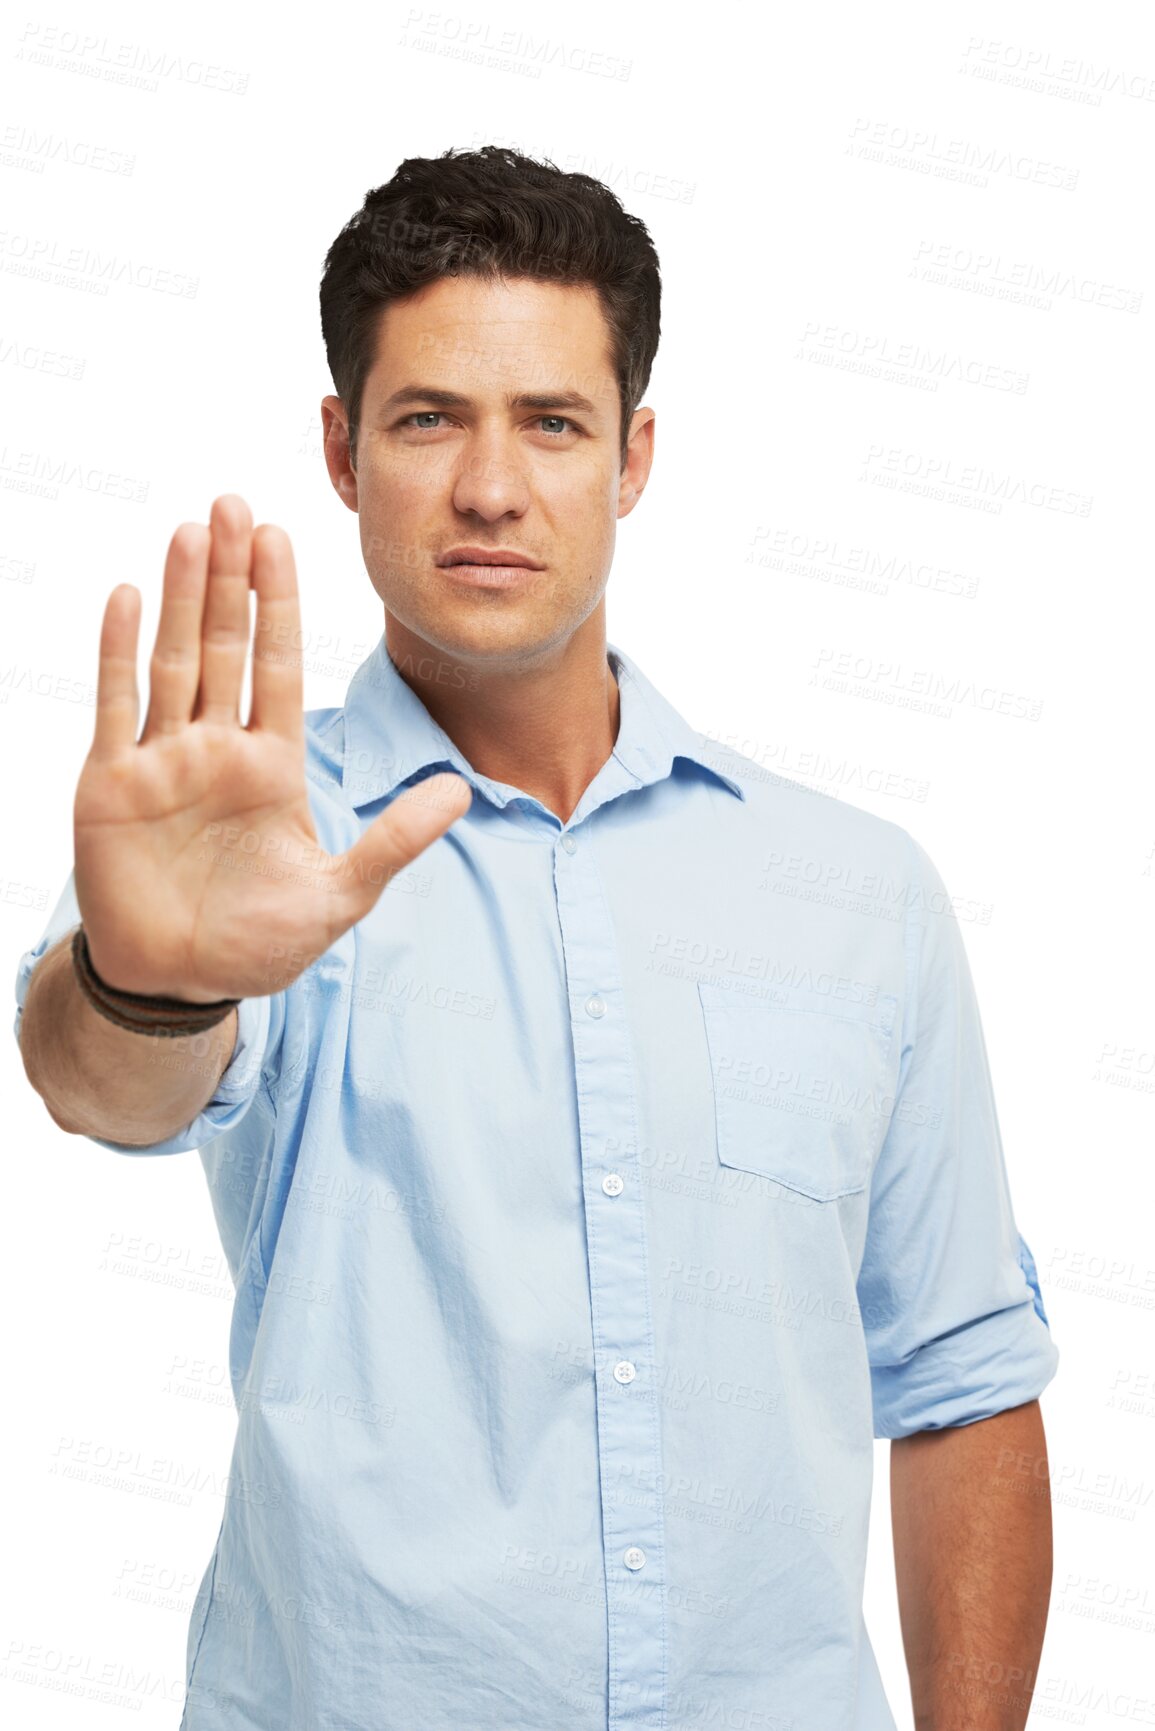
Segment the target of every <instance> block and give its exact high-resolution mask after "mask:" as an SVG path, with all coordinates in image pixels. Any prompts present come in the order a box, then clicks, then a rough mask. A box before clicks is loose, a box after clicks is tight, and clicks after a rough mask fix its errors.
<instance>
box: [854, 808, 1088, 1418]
mask: <svg viewBox="0 0 1155 1731" xmlns="http://www.w3.org/2000/svg"><path fill="white" fill-rule="evenodd" d="M907 840H908V841H909V842H910V845H911V848H912V849H913V856H914V862H915V863H914V871H913V874H912V881H911V884H910V888H909V901H908V907H907V914H906V941H907V945H906V960H907V981H908V991H907V995H906V1003H905V1006H904V1012H903V1020H902V1035H901V1039H902V1047H901V1051H900V1055H899V1070H898V1083H897V1087H896V1091H895V1098H894V1107H893V1112H892V1114H891V1118H890V1121H889V1125H888V1128H887V1133H886V1137H885V1140H884V1142H883V1145H882V1149H881V1151H880V1153H879V1156H878V1161H877V1163H876V1167H875V1172H874V1177H873V1181H872V1185H871V1195H870V1215H869V1221H868V1226H867V1235H866V1244H865V1248H864V1252H863V1260H862V1265H861V1268H860V1271H859V1277H858V1302H859V1309H860V1312H861V1316H862V1322H863V1328H864V1332H865V1335H866V1341H867V1351H868V1358H869V1364H870V1378H871V1394H872V1400H873V1407H874V1434H875V1436H877V1437H892V1438H893V1437H902V1436H909V1435H911V1434H912V1433H913V1432H915V1431H922V1430H939V1429H941V1428H943V1427H945V1426H950V1425H966V1424H973V1423H975V1421H976V1420H978V1419H983V1418H990V1417H992V1416H993V1415H994V1414H995V1413H998V1412H1003V1411H1006V1410H1007V1409H1008V1408H1010V1407H1014V1406H1021V1405H1023V1404H1024V1403H1026V1402H1027V1401H1031V1400H1034V1399H1036V1398H1037V1396H1038V1395H1039V1394H1040V1393H1041V1392H1042V1390H1043V1389H1044V1388H1045V1387H1046V1385H1047V1384H1048V1383H1049V1382H1050V1381H1051V1378H1052V1377H1053V1376H1054V1374H1055V1370H1056V1368H1057V1365H1058V1357H1059V1355H1058V1350H1057V1348H1056V1347H1055V1345H1054V1343H1053V1341H1052V1339H1051V1332H1050V1326H1049V1324H1048V1321H1047V1314H1046V1310H1045V1309H1044V1306H1043V1298H1042V1293H1041V1291H1040V1288H1039V1280H1038V1275H1037V1272H1036V1269H1035V1263H1034V1258H1033V1257H1032V1255H1031V1252H1030V1250H1029V1248H1028V1246H1027V1243H1026V1241H1025V1239H1024V1238H1023V1237H1022V1235H1021V1233H1020V1232H1019V1230H1018V1227H1017V1225H1016V1223H1015V1218H1014V1212H1013V1209H1012V1206H1011V1196H1010V1190H1009V1186H1008V1183H1007V1173H1006V1165H1005V1161H1004V1157H1003V1147H1002V1141H1001V1138H1000V1135H999V1125H998V1118H997V1115H996V1111H995V1101H994V1093H993V1089H992V1085H991V1075H990V1067H989V1064H988V1060H987V1052H986V1046H985V1043H984V1040H983V1031H982V1024H981V1021H980V1017H979V1009H978V1004H977V1001H976V998H975V991H974V984H973V981H972V978H971V973H970V968H969V965H968V962H967V957H966V952H965V950H964V947H963V941H962V935H961V932H960V930H959V924H958V920H957V918H956V916H955V915H954V913H953V912H952V910H951V903H950V898H949V896H948V894H947V891H946V888H945V886H944V884H943V881H942V878H941V877H940V876H939V873H938V871H937V869H936V867H935V866H934V864H933V862H932V861H931V860H930V858H929V857H928V855H927V854H926V853H925V852H924V850H923V849H922V848H921V847H920V846H919V845H918V843H917V842H915V841H914V840H913V838H912V837H910V836H908V837H907Z"/></svg>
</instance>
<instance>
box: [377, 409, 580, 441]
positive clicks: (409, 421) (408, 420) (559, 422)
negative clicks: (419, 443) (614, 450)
mask: <svg viewBox="0 0 1155 1731" xmlns="http://www.w3.org/2000/svg"><path fill="white" fill-rule="evenodd" d="M444 418H445V417H444V415H443V413H442V411H441V410H440V409H415V410H414V411H413V413H412V414H411V415H406V416H405V419H404V420H403V421H402V422H401V425H402V426H403V427H412V428H413V431H414V432H415V433H435V432H437V431H438V429H437V428H436V427H435V426H423V427H419V426H416V425H415V423H416V422H417V421H420V420H425V421H441V420H444ZM537 419H538V420H539V421H553V422H554V423H555V424H556V426H557V429H558V430H557V431H556V432H547V433H546V438H547V439H564V438H565V437H566V436H567V434H568V433H570V432H575V433H576V432H578V431H579V430H580V429H579V428H578V425H577V423H576V421H571V420H570V419H569V418H568V416H566V415H539V416H538V417H537Z"/></svg>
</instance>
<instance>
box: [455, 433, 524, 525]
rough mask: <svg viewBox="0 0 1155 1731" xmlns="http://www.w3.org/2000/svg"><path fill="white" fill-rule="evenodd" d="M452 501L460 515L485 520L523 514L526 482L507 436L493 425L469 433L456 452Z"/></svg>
mask: <svg viewBox="0 0 1155 1731" xmlns="http://www.w3.org/2000/svg"><path fill="white" fill-rule="evenodd" d="M453 503H454V506H455V507H456V509H457V510H458V511H459V512H461V513H462V515H468V514H470V513H472V514H474V515H476V516H478V517H482V518H484V519H485V521H486V522H496V521H497V519H498V518H500V517H505V516H510V515H512V516H515V517H520V516H522V515H523V514H524V513H525V511H526V510H527V509H528V507H529V484H528V481H527V479H526V473H525V468H524V465H523V464H522V463H521V462H520V461H519V460H518V452H517V448H516V442H515V440H514V439H513V438H512V437H511V436H509V435H508V434H506V433H504V432H502V431H501V430H500V429H498V428H496V427H495V428H493V429H491V430H489V431H487V430H486V429H485V428H484V427H479V428H477V429H476V430H475V431H474V432H473V433H471V435H470V437H469V438H468V439H467V440H465V442H464V444H463V446H462V448H461V450H460V451H459V453H458V457H457V461H456V465H455V470H454V475H453Z"/></svg>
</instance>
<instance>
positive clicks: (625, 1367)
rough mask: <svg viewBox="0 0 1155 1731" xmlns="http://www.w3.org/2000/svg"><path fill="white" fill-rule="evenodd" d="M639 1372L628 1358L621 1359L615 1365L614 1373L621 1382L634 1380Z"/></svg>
mask: <svg viewBox="0 0 1155 1731" xmlns="http://www.w3.org/2000/svg"><path fill="white" fill-rule="evenodd" d="M637 1374H638V1372H637V1369H636V1367H635V1366H634V1365H632V1364H631V1363H630V1361H629V1359H628V1358H622V1359H619V1360H618V1362H617V1364H615V1365H614V1375H615V1376H616V1377H617V1379H618V1381H619V1382H633V1380H634V1378H635V1377H636V1376H637Z"/></svg>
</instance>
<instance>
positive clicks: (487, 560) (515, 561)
mask: <svg viewBox="0 0 1155 1731" xmlns="http://www.w3.org/2000/svg"><path fill="white" fill-rule="evenodd" d="M437 563H438V564H439V565H440V566H441V567H442V569H443V570H450V569H452V568H453V567H454V566H457V565H464V566H466V567H468V568H469V569H470V570H476V569H478V568H479V567H480V566H483V565H491V566H493V567H494V569H495V570H498V571H509V570H512V569H513V568H514V567H515V566H516V567H518V568H520V569H521V570H524V571H540V570H541V569H542V567H541V566H540V565H535V564H534V562H533V560H532V559H531V558H529V556H528V555H527V554H525V553H519V552H518V551H517V548H516V547H451V548H450V549H449V551H448V553H443V554H442V555H441V557H440V559H439V560H438V561H437Z"/></svg>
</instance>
